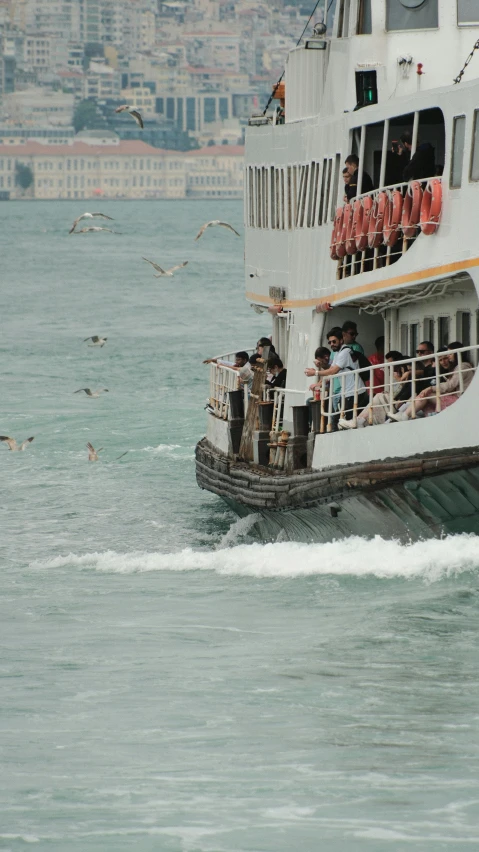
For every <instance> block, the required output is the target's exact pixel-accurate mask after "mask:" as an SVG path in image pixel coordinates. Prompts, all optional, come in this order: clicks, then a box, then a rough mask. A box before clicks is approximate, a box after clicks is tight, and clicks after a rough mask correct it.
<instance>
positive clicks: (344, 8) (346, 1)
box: [337, 0, 351, 38]
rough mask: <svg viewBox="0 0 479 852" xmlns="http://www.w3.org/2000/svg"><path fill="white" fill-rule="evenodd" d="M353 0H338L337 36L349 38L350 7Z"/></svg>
mask: <svg viewBox="0 0 479 852" xmlns="http://www.w3.org/2000/svg"><path fill="white" fill-rule="evenodd" d="M350 5H351V0H338V5H337V16H338V18H337V20H338V28H337V37H338V38H347V37H348V35H349V8H350Z"/></svg>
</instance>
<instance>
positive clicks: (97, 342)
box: [83, 334, 108, 346]
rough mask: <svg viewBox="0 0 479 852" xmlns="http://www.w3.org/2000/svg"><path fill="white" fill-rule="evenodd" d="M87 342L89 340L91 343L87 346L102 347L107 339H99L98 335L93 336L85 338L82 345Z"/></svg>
mask: <svg viewBox="0 0 479 852" xmlns="http://www.w3.org/2000/svg"><path fill="white" fill-rule="evenodd" d="M87 340H91V343H89V344H88V346H104V345H105V343H106V342H107V340H108V337H99V336H98V334H93V335H92V336H91V337H85V340H84V341H83V343H86V342H87Z"/></svg>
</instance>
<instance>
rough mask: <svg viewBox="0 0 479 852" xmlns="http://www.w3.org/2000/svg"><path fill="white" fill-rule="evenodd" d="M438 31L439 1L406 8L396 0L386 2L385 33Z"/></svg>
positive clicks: (430, 0)
mask: <svg viewBox="0 0 479 852" xmlns="http://www.w3.org/2000/svg"><path fill="white" fill-rule="evenodd" d="M437 29H439V0H428V2H427V3H424V2H423V3H421V4H420V5H416V7H412V6H411V7H410V8H406V4H404V5H403V4H402V3H400V2H398V0H386V32H388V33H390V32H393V33H394V32H404V31H407V30H413V31H418V30H419V31H421V30H437Z"/></svg>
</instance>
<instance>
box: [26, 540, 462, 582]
mask: <svg viewBox="0 0 479 852" xmlns="http://www.w3.org/2000/svg"><path fill="white" fill-rule="evenodd" d="M226 538H227V536H226V537H225V538H224V539H223V542H224V543H225V539H226ZM30 567H31V568H34V569H37V570H45V569H55V568H72V569H75V568H79V569H82V570H93V571H99V572H104V573H112V574H135V573H142V572H147V571H215V572H216V573H217V574H222V575H232V576H238V577H256V578H277V577H279V578H294V577H307V576H313V575H322V576H335V577H338V576H344V577H346V576H353V577H369V576H371V577H377V578H383V579H393V578H403V579H414V578H416V579H422V580H424V581H426V582H435V581H437V580H441V579H443V578H447V577H455V576H457V575H460V574H462V573H464V572H468V571H474V570H475V569H477V568H478V567H479V537H478V536H475V535H469V534H463V535H457V536H449V537H447V538H444V539H441V540H436V539H434V540H429V541H421V542H414V543H411V544H400V543H399V542H395V541H386V540H385V539H383V538H381V537H379V536H377V537H376V538H374V539H372V540H367V539H364V538H358V537H352V538H349V539H346V540H345V541H336V542H330V543H327V544H302V543H297V542H278V543H274V544H238V545H236V546H233V547H223V549H219V550H193V549H191V548H186V549H184V550H181V551H178V552H173V553H154V552H152V553H147V552H144V553H143V552H136V553H117V552H115V551H113V550H107V551H104V552H102V553H87V554H85V555H83V556H81V555H76V554H72V553H70V554H68V555H67V556H58V557H55V558H52V559H48V560H45V561H42V562H33V563H31V565H30Z"/></svg>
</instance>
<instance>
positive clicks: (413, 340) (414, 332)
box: [409, 322, 419, 358]
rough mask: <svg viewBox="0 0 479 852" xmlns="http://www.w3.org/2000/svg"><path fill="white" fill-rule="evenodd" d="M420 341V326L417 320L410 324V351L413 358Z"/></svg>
mask: <svg viewBox="0 0 479 852" xmlns="http://www.w3.org/2000/svg"><path fill="white" fill-rule="evenodd" d="M418 343H419V326H418V324H417V322H414V323H412V324H411V325H410V326H409V352H410V355H411V358H415V356H416V349H417V345H418Z"/></svg>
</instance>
